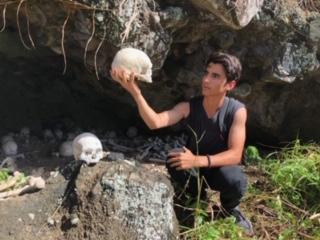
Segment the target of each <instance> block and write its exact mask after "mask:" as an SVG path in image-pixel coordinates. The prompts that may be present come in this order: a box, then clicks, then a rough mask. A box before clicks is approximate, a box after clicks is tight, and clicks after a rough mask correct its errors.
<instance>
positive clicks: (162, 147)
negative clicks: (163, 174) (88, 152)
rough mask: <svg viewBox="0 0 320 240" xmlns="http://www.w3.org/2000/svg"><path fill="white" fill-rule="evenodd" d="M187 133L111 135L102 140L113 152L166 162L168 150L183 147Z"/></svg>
mask: <svg viewBox="0 0 320 240" xmlns="http://www.w3.org/2000/svg"><path fill="white" fill-rule="evenodd" d="M186 140H187V138H186V135H185V134H181V135H179V136H169V135H168V136H162V137H149V138H146V137H143V136H135V137H134V138H133V139H132V138H130V137H119V136H118V137H110V136H106V137H105V138H104V139H102V140H101V141H102V142H103V144H104V146H105V148H107V149H109V150H110V151H111V152H121V153H123V154H126V155H128V156H130V158H133V159H135V160H138V161H150V162H155V163H164V162H165V161H166V159H167V155H168V152H170V151H171V150H173V149H176V148H181V147H183V146H185V144H186Z"/></svg>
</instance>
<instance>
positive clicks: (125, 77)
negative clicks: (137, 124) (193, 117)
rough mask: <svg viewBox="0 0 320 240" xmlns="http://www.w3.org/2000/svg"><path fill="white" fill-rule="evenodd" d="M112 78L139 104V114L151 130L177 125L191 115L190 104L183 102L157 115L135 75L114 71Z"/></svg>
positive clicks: (119, 70) (118, 70)
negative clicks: (142, 92)
mask: <svg viewBox="0 0 320 240" xmlns="http://www.w3.org/2000/svg"><path fill="white" fill-rule="evenodd" d="M111 76H112V78H113V79H114V80H116V81H117V82H119V83H120V85H121V86H122V87H123V88H124V89H126V90H127V91H128V92H129V93H130V94H131V96H132V97H133V99H134V100H135V102H136V103H137V106H138V110H139V114H140V116H141V117H142V119H143V120H144V122H145V123H146V124H147V126H148V127H149V128H150V129H158V128H162V127H167V126H171V125H174V124H176V123H177V122H179V121H180V120H181V119H183V118H186V117H187V116H188V115H189V111H190V110H189V108H190V107H189V103H187V102H181V103H179V104H177V105H176V106H175V107H173V108H172V109H170V110H168V111H164V112H161V113H156V112H155V111H154V110H153V109H152V108H151V107H150V106H149V104H148V103H147V101H146V100H145V98H144V97H143V96H142V94H141V90H140V89H139V87H138V85H137V83H136V81H135V76H134V73H131V74H129V73H128V72H126V71H124V70H121V69H113V70H112V71H111Z"/></svg>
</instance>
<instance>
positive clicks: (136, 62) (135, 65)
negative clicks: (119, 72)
mask: <svg viewBox="0 0 320 240" xmlns="http://www.w3.org/2000/svg"><path fill="white" fill-rule="evenodd" d="M111 67H112V68H121V69H125V70H128V71H130V72H131V71H133V72H134V73H135V75H136V76H137V78H138V80H140V81H144V82H148V83H151V82H152V78H151V75H152V62H151V60H150V58H149V57H148V55H147V54H145V53H144V52H143V51H141V50H139V49H135V48H123V49H121V50H119V51H118V52H117V54H116V56H115V57H114V59H113V62H112V65H111Z"/></svg>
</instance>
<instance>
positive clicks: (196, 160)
mask: <svg viewBox="0 0 320 240" xmlns="http://www.w3.org/2000/svg"><path fill="white" fill-rule="evenodd" d="M246 121H247V110H246V109H245V108H240V109H238V110H237V111H236V113H235V115H234V118H233V122H232V125H231V128H230V131H229V136H228V150H226V151H223V152H221V153H218V154H215V155H210V156H196V155H194V154H193V153H192V152H191V151H190V150H189V149H187V148H184V152H182V153H173V154H169V156H170V155H171V156H170V157H171V158H170V160H169V163H170V165H171V166H172V167H176V168H177V169H178V170H182V169H189V168H194V167H208V166H209V160H208V157H209V158H210V167H221V166H226V165H237V164H239V163H240V162H241V158H242V152H243V147H244V143H245V139H246Z"/></svg>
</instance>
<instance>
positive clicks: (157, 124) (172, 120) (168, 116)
mask: <svg viewBox="0 0 320 240" xmlns="http://www.w3.org/2000/svg"><path fill="white" fill-rule="evenodd" d="M133 98H134V100H135V101H136V103H137V106H138V110H139V114H140V116H141V117H142V119H143V120H144V122H145V123H146V124H147V126H148V127H149V128H150V129H158V128H162V127H167V126H171V125H174V124H176V123H177V122H179V121H180V120H181V119H183V118H186V117H187V116H188V114H189V103H187V102H181V103H179V104H177V105H176V106H175V107H173V108H172V109H170V110H168V111H164V112H161V113H156V112H155V111H154V110H153V109H152V108H151V107H150V106H149V104H148V103H147V101H146V100H145V98H144V97H143V96H142V95H141V94H139V95H135V96H133Z"/></svg>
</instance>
